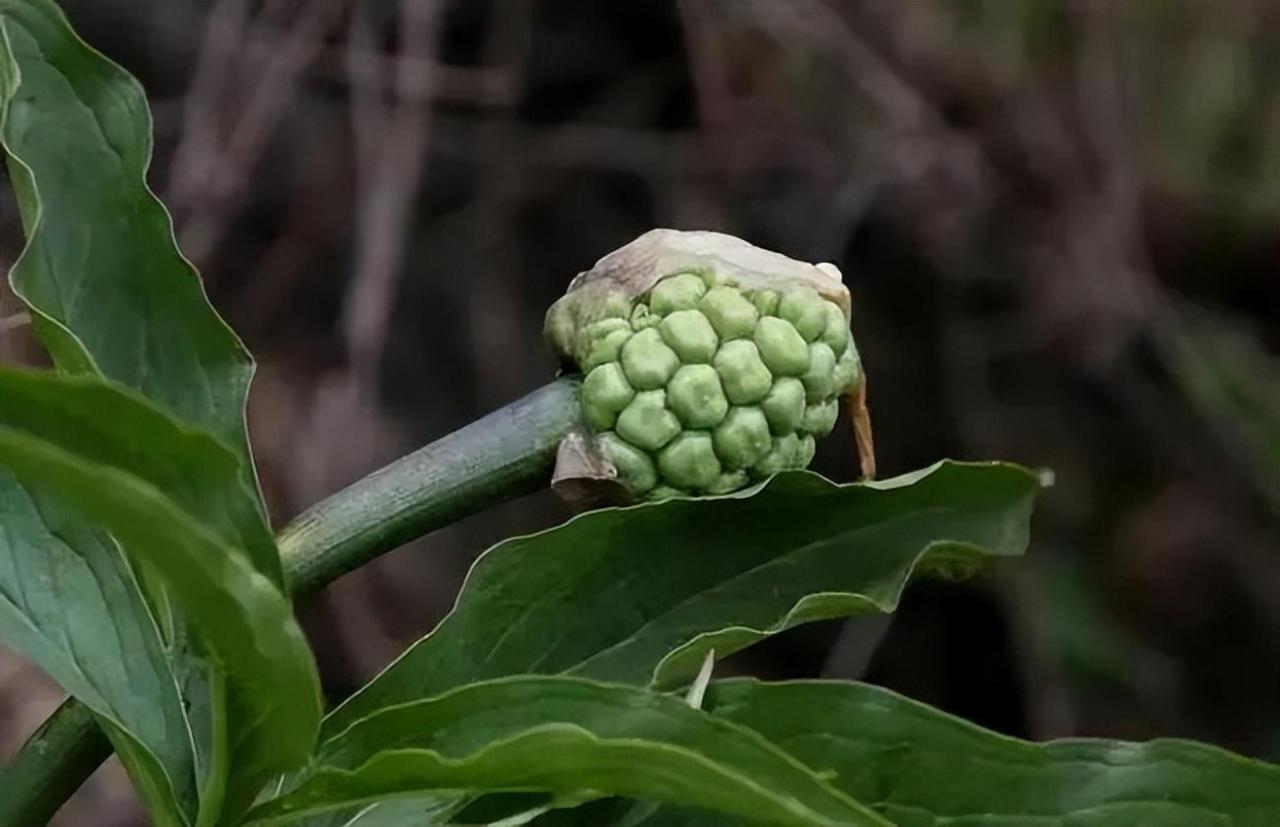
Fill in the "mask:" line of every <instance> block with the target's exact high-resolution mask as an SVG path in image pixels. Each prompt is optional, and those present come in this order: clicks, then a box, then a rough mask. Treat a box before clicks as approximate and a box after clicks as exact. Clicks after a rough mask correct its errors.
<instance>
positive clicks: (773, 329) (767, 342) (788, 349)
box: [755, 316, 809, 376]
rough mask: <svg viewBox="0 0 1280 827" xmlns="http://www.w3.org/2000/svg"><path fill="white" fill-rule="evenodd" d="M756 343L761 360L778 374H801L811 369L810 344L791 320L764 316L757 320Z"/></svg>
mask: <svg viewBox="0 0 1280 827" xmlns="http://www.w3.org/2000/svg"><path fill="white" fill-rule="evenodd" d="M755 343H756V347H757V348H759V349H760V358H761V360H762V361H763V362H764V364H765V366H766V367H767V368H769V370H770V371H772V372H773V373H774V374H775V375H777V376H799V375H800V374H802V373H804V372H805V371H806V370H808V369H809V346H808V345H807V344H806V343H805V341H804V337H802V336H801V335H800V334H799V333H797V332H796V329H795V328H794V327H792V326H791V323H790V322H787V321H783V320H782V319H779V318H777V317H776V316H764V317H763V318H761V319H760V321H758V322H756V332H755Z"/></svg>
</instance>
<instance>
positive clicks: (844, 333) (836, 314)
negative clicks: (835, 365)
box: [821, 302, 849, 356]
mask: <svg viewBox="0 0 1280 827" xmlns="http://www.w3.org/2000/svg"><path fill="white" fill-rule="evenodd" d="M825 304H826V312H827V324H826V327H824V328H823V329H822V337H821V338H822V341H824V342H826V343H827V347H829V348H831V352H832V353H834V354H835V355H836V356H841V355H843V354H844V350H845V348H847V347H848V346H849V322H848V320H846V319H845V317H844V311H843V310H841V309H840V307H839V306H838V305H836V304H833V303H832V302H825Z"/></svg>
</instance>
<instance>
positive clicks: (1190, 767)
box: [568, 680, 1280, 827]
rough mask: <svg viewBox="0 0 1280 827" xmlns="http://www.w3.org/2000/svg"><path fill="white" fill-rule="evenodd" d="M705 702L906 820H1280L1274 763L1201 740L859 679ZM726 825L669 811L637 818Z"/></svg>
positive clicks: (1054, 823) (980, 825)
mask: <svg viewBox="0 0 1280 827" xmlns="http://www.w3.org/2000/svg"><path fill="white" fill-rule="evenodd" d="M707 701H708V707H709V709H710V710H711V711H712V713H713V714H715V715H718V716H722V717H724V718H726V719H728V720H731V721H733V722H735V723H738V724H741V725H742V726H746V727H750V728H751V729H753V730H755V731H757V732H759V733H760V734H762V735H764V736H765V737H766V738H769V740H770V741H772V742H773V743H775V744H777V745H778V746H779V747H781V748H782V749H784V750H786V751H787V752H789V753H790V754H792V755H794V756H796V757H797V758H798V759H800V760H801V761H804V762H805V763H806V764H808V765H809V766H812V767H814V768H815V769H820V770H824V769H825V770H829V771H830V772H831V776H832V783H833V785H834V786H836V787H837V788H839V789H840V790H842V791H843V792H845V793H846V794H848V795H850V796H852V797H855V798H857V799H858V800H860V801H863V802H865V803H867V804H868V805H869V806H871V807H872V808H873V809H875V810H876V811H877V812H880V813H881V814H882V815H884V816H886V817H887V818H889V819H890V820H891V821H893V822H894V823H895V824H899V825H902V827H941V826H942V825H952V824H963V825H965V827H1006V825H1009V824H1018V825H1027V827H1128V825H1132V824H1160V825H1171V827H1184V825H1185V827H1192V825H1222V827H1263V825H1270V824H1275V823H1277V820H1280V766H1276V765H1272V764H1266V763H1263V762H1261V761H1254V760H1251V759H1247V758H1243V757H1241V756H1238V755H1235V754H1232V753H1229V752H1227V751H1225V750H1221V749H1218V748H1216V747H1212V746H1208V745H1206V744H1200V743H1195V742H1190V741H1181V740H1177V739H1157V740H1154V741H1149V742H1145V743H1131V742H1123V741H1108V740H1102V739H1066V740H1059V741H1050V742H1047V743H1032V742H1028V741H1022V740H1020V739H1016V738H1010V737H1008V736H1004V735H999V734H997V733H995V732H991V731H990V730H986V729H983V728H982V727H979V726H977V725H975V724H972V723H969V722H967V721H964V720H962V719H959V718H956V717H954V716H951V715H948V714H946V713H944V712H941V711H940V710H937V709H934V708H932V707H929V706H927V705H925V704H922V703H919V702H917V701H913V700H911V699H909V698H906V697H903V696H901V695H898V694H897V693H894V692H891V691H890V690H887V689H883V688H881V687H876V686H872V685H869V684H861V683H845V682H837V681H794V682H785V683H764V682H759V681H754V680H728V681H721V682H716V683H713V684H712V687H711V690H710V691H709V692H708V695H707ZM568 820H570V821H572V820H573V819H572V818H570V819H568ZM577 823H581V822H577ZM595 823H599V822H595ZM728 823H731V822H726V821H722V820H717V819H714V818H709V817H708V816H707V815H706V814H703V813H679V812H675V811H670V810H667V811H660V812H659V813H658V814H657V815H655V816H653V817H651V818H649V819H646V820H644V821H643V822H641V824H643V825H644V827H660V826H661V827H667V826H668V825H677V824H699V825H708V824H710V825H715V824H728Z"/></svg>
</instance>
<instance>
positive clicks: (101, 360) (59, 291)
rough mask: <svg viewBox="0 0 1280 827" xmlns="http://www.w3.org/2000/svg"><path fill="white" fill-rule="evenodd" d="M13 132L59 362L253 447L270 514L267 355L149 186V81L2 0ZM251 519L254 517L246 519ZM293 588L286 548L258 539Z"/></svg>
mask: <svg viewBox="0 0 1280 827" xmlns="http://www.w3.org/2000/svg"><path fill="white" fill-rule="evenodd" d="M0 47H3V54H0V90H2V91H3V100H2V101H0V104H2V105H3V108H2V109H0V113H2V115H3V130H2V135H3V142H4V148H5V151H6V152H7V153H8V160H9V171H10V174H11V177H12V180H13V185H14V189H15V191H16V193H17V195H18V206H19V208H20V211H21V213H22V219H23V223H24V225H25V229H26V233H27V246H26V248H25V249H24V250H23V252H22V255H21V256H20V257H19V258H18V261H17V262H16V263H15V264H14V266H13V269H12V271H11V272H10V274H9V277H10V281H11V283H12V285H13V289H14V292H15V293H16V294H17V295H18V296H19V297H20V298H21V299H22V300H23V301H24V302H25V303H26V304H27V306H28V307H29V308H30V310H31V315H32V319H33V324H34V327H35V329H36V331H37V333H39V335H40V337H41V339H42V340H43V341H44V343H45V345H46V346H47V347H48V348H49V351H50V353H51V354H52V356H53V358H54V362H55V363H56V364H57V366H58V368H59V369H61V370H62V371H64V372H72V373H91V374H96V373H100V374H101V375H104V376H106V377H107V378H109V379H112V380H114V381H116V382H119V383H121V384H123V385H127V386H129V387H132V388H135V389H137V390H138V391H139V392H141V393H142V394H143V395H145V396H146V397H147V398H148V399H150V400H151V401H152V402H154V403H156V404H157V405H159V406H160V407H161V408H163V409H165V410H167V411H169V412H171V413H173V414H174V415H175V416H177V417H178V418H179V419H181V420H183V421H186V422H190V423H192V424H194V425H197V426H199V427H201V428H203V429H204V430H206V431H208V432H210V433H211V434H213V435H214V436H216V437H218V438H219V439H221V440H222V441H223V442H225V443H226V444H227V445H229V446H231V447H232V449H233V450H234V451H235V452H236V454H237V455H238V456H239V457H240V459H241V463H242V464H241V468H240V473H241V475H242V478H243V486H242V488H244V489H247V491H248V492H249V496H250V499H249V502H250V503H251V505H248V506H244V507H242V508H241V510H242V511H245V510H247V509H248V508H250V507H251V508H252V509H254V510H255V511H256V512H257V514H256V522H257V523H258V524H259V525H258V526H255V527H251V528H250V529H247V530H254V531H258V530H262V527H264V526H265V524H266V520H265V516H264V513H263V511H262V507H261V503H260V501H259V498H258V496H257V482H256V478H255V476H254V472H253V465H252V462H251V460H250V453H249V447H248V441H247V437H246V434H245V425H244V407H245V399H246V396H247V394H248V387H249V381H250V379H251V377H252V375H253V360H252V359H251V358H250V356H249V354H248V352H247V351H246V350H245V349H244V346H243V345H242V344H241V343H240V341H239V339H237V338H236V336H235V334H234V333H233V332H232V331H231V329H230V328H229V327H227V325H226V323H225V322H223V321H222V319H221V318H219V317H218V315H217V313H216V312H214V310H213V308H212V307H211V306H210V305H209V302H208V299H207V298H206V297H205V294H204V288H203V286H202V285H201V283H200V279H199V276H198V275H197V274H196V272H195V269H194V268H193V267H192V266H191V264H190V263H189V262H187V261H186V260H185V259H184V258H183V257H182V255H181V253H179V251H178V248H177V245H176V243H175V242H174V238H173V228H172V224H171V222H170V219H169V215H168V213H167V212H166V211H165V209H164V207H163V206H162V205H161V204H160V202H159V200H157V199H156V197H155V196H154V195H153V194H152V193H151V191H150V190H149V189H148V188H147V183H146V170H147V166H148V164H149V163H150V159H151V116H150V112H149V111H148V109H147V102H146V97H145V95H144V94H143V91H142V88H141V87H140V86H139V85H138V83H137V81H135V80H134V79H133V78H132V77H131V76H130V75H129V74H128V73H127V72H125V71H124V70H123V69H121V68H120V67H119V66H117V65H116V64H114V63H112V62H111V61H110V60H108V59H107V58H105V57H103V56H102V55H101V54H99V53H98V52H96V51H95V50H93V49H92V48H91V47H90V46H89V45H88V44H86V43H85V42H84V41H82V40H81V39H80V38H79V37H78V36H77V35H76V33H75V32H74V31H73V30H72V29H71V26H70V25H69V24H68V22H67V20H66V18H65V17H64V16H63V15H62V12H61V11H59V9H58V7H57V5H55V4H54V3H53V2H51V0H0ZM246 519H247V517H246ZM248 549H249V551H250V552H251V553H252V554H253V560H254V564H255V565H256V566H257V567H258V569H259V571H261V572H263V573H264V574H265V575H267V576H268V577H269V578H271V580H272V581H274V582H275V583H276V585H278V586H281V587H282V588H283V582H284V581H283V576H282V575H281V571H280V561H279V558H278V556H277V555H275V554H274V549H267V548H265V547H263V545H262V544H261V543H255V544H253V545H249V546H248Z"/></svg>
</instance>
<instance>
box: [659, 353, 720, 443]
mask: <svg viewBox="0 0 1280 827" xmlns="http://www.w3.org/2000/svg"><path fill="white" fill-rule="evenodd" d="M667 407H669V408H670V409H671V410H672V411H674V412H675V415H676V416H677V417H679V418H680V421H681V422H682V423H683V424H684V426H685V427H686V428H714V427H715V426H716V425H718V424H720V420H722V419H724V416H725V414H726V413H728V412H729V400H728V399H727V398H725V395H724V389H723V388H721V387H720V375H719V374H718V373H716V371H715V368H713V367H711V366H710V365H685V366H684V367H682V368H680V370H678V371H676V375H675V376H673V377H672V378H671V382H670V384H668V385H667Z"/></svg>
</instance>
